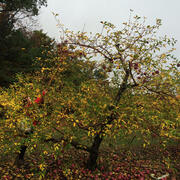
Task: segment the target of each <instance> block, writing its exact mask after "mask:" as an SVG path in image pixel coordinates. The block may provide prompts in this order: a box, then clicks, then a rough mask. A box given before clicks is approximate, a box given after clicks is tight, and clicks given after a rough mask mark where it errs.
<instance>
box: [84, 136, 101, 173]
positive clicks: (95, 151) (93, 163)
mask: <svg viewBox="0 0 180 180" xmlns="http://www.w3.org/2000/svg"><path fill="white" fill-rule="evenodd" d="M102 140H103V138H102V137H100V134H97V135H96V136H95V138H94V142H93V144H92V146H91V148H90V155H89V159H88V161H87V168H88V169H91V170H94V169H95V168H96V167H97V158H98V155H99V147H100V145H101V142H102Z"/></svg>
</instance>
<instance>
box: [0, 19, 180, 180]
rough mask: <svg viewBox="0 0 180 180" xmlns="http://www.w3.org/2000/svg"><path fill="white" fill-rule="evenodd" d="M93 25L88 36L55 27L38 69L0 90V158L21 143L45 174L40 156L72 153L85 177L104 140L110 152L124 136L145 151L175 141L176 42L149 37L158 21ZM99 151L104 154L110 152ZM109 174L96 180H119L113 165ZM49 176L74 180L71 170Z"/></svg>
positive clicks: (96, 161)
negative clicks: (56, 34) (53, 41)
mask: <svg viewBox="0 0 180 180" xmlns="http://www.w3.org/2000/svg"><path fill="white" fill-rule="evenodd" d="M101 23H102V26H103V31H102V33H97V34H95V35H94V36H93V37H92V35H91V36H89V35H88V34H87V33H85V32H78V33H74V32H72V31H69V30H66V29H64V28H63V26H62V29H61V30H62V33H63V37H64V39H62V42H61V43H60V44H58V45H57V46H56V47H55V48H54V50H51V51H49V52H46V53H47V54H48V57H47V59H46V60H43V59H38V61H39V63H40V64H41V65H42V67H41V71H38V72H35V73H34V75H33V76H32V75H28V74H26V75H17V78H18V82H17V83H15V84H13V85H11V86H10V88H9V89H2V91H1V94H0V105H1V106H2V111H3V112H4V113H3V117H2V119H1V122H0V126H1V129H0V147H1V150H0V153H1V154H3V155H6V154H7V155H8V154H9V153H11V154H16V153H21V148H22V145H23V146H26V147H27V150H26V153H27V154H29V155H30V154H35V153H36V152H37V151H38V152H39V157H40V158H41V159H42V162H39V170H40V172H41V175H42V176H45V174H46V173H47V174H48V169H47V166H46V160H45V159H46V158H50V157H51V156H53V158H52V159H54V160H58V158H59V157H60V155H61V156H62V157H63V158H65V157H66V153H67V152H69V151H71V150H72V149H76V151H77V152H79V151H82V152H85V155H86V157H85V158H84V167H83V168H84V169H82V172H81V173H80V174H81V175H82V174H87V173H89V177H91V175H92V174H91V170H95V172H96V170H97V169H96V168H98V167H99V166H100V165H101V153H102V150H104V148H105V147H106V148H107V145H104V144H106V143H105V142H107V141H111V142H112V144H113V143H114V144H113V146H116V143H115V142H118V141H121V140H122V139H124V140H125V141H126V138H127V137H131V139H132V142H133V141H134V139H136V138H137V139H139V144H138V146H139V147H140V148H141V149H145V148H150V147H152V146H153V147H154V144H153V142H152V139H154V138H156V139H157V142H156V143H157V144H158V148H159V149H160V146H161V147H163V148H166V147H167V146H168V143H169V142H170V141H173V142H175V143H177V142H178V141H179V140H180V139H179V135H180V131H179V123H180V119H179V107H180V106H179V95H178V94H179V93H180V89H179V86H178V85H179V80H180V79H179V77H180V76H179V75H180V74H179V69H178V68H179V67H178V63H179V62H178V60H177V59H176V58H174V57H173V56H172V54H171V52H172V51H173V50H174V48H172V46H174V44H175V42H176V41H175V40H174V39H169V38H168V37H167V36H165V37H160V38H157V37H156V32H157V30H158V29H159V27H160V25H161V21H160V20H159V19H157V21H156V24H155V25H153V26H150V25H146V24H145V20H141V18H140V17H138V16H135V17H134V20H131V21H130V22H128V23H124V24H123V27H122V30H119V29H118V28H116V27H115V26H114V25H113V24H111V23H108V22H101ZM168 48H169V49H168ZM125 141H124V142H121V145H120V149H123V148H124V147H125V146H124V145H125V144H126V142H125ZM132 142H130V143H129V145H131V143H132ZM129 145H128V146H129ZM102 146H103V147H104V148H101V147H102ZM106 148H105V149H106ZM107 150H108V151H109V153H111V152H112V151H113V147H111V146H109V148H107ZM73 151H74V150H73ZM74 155H75V154H74ZM122 155H124V154H122ZM75 156H76V155H75ZM63 158H62V159H63ZM114 158H117V159H118V160H119V161H121V160H120V158H119V157H116V156H115V157H114ZM164 161H165V160H164ZM127 162H129V160H128V159H127ZM60 164H61V162H60V161H58V162H57V165H59V166H60ZM166 164H167V166H168V165H169V164H168V162H166ZM122 166H123V165H122ZM60 167H61V166H60ZM103 168H104V167H103ZM103 168H102V169H103ZM87 169H88V170H87ZM86 171H87V172H86ZM103 171H104V170H102V172H103ZM113 171H114V172H113V173H112V174H108V173H107V174H106V173H104V175H103V176H104V177H107V178H110V177H113V178H114V179H116V178H117V177H119V179H123V177H125V173H124V174H121V173H120V167H119V169H118V168H116V170H115V169H114V170H113ZM121 172H123V170H121ZM148 172H149V170H148V169H146V170H145V169H144V170H142V172H141V173H142V174H145V173H146V174H148ZM43 173H44V174H43ZM56 173H57V174H58V173H59V174H61V176H65V177H67V178H72V177H77V178H78V177H79V174H78V173H76V171H75V165H72V167H71V170H70V171H69V170H68V169H66V170H62V169H59V171H58V172H57V171H55V174H56ZM132 173H133V172H132ZM137 173H139V172H137ZM97 174H98V173H97ZM84 176H85V175H84ZM92 176H93V175H92ZM103 176H102V177H103ZM121 176H122V178H121ZM141 176H142V177H144V176H143V175H137V176H133V177H134V178H140V177H141ZM102 177H101V178H102ZM128 177H129V178H131V176H130V175H129V176H127V178H128ZM97 178H100V176H99V175H97Z"/></svg>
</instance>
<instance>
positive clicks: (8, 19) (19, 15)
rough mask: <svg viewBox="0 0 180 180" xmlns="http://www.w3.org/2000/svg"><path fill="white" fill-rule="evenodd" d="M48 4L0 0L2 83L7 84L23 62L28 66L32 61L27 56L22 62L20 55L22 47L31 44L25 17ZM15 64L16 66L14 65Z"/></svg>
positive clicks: (42, 0) (0, 81)
mask: <svg viewBox="0 0 180 180" xmlns="http://www.w3.org/2000/svg"><path fill="white" fill-rule="evenodd" d="M46 5H47V2H46V1H45V0H40V1H39V0H38V1H37V0H35V1H34V0H32V1H21V0H20V1H19V0H17V1H4V0H1V1H0V44H1V47H0V52H1V54H0V61H1V77H0V84H1V85H7V84H8V83H9V82H11V81H12V79H13V78H12V74H14V73H15V72H19V71H21V70H20V69H22V68H21V64H22V65H23V64H26V68H27V67H28V66H29V65H30V63H31V62H32V60H31V62H30V60H29V59H26V58H25V57H24V59H23V62H20V61H21V60H22V58H21V57H19V56H21V55H20V53H21V52H22V51H21V50H20V49H22V48H25V47H26V46H27V44H30V42H28V37H25V36H26V35H27V34H26V35H25V32H26V31H27V30H26V27H25V23H24V21H25V18H28V19H30V18H32V17H33V16H35V15H38V13H39V9H40V7H41V6H46ZM21 43H22V44H21ZM22 54H23V53H22ZM36 55H38V54H36ZM14 65H15V67H13V66H14ZM18 65H19V66H20V67H18ZM16 67H17V69H16ZM18 68H19V69H18ZM5 72H7V73H5Z"/></svg>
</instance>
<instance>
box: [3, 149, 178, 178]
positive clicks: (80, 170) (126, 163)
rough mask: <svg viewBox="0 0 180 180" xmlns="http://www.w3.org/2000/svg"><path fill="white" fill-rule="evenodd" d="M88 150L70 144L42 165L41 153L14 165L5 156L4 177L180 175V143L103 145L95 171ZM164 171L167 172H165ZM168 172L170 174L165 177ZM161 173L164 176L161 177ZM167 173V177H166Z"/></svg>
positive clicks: (172, 176)
mask: <svg viewBox="0 0 180 180" xmlns="http://www.w3.org/2000/svg"><path fill="white" fill-rule="evenodd" d="M87 157H88V154H87V153H84V152H82V151H77V150H75V149H74V148H71V149H70V150H68V151H67V152H66V153H62V154H60V155H59V156H58V157H56V158H55V156H54V155H52V154H47V156H46V159H45V161H44V162H45V163H44V164H43V165H41V163H40V162H41V161H42V159H41V156H40V155H39V154H38V152H37V153H36V154H33V155H32V154H31V156H30V155H26V156H25V160H24V163H23V164H22V165H21V166H20V167H19V168H18V167H16V166H14V159H13V157H12V156H9V157H7V156H6V157H3V158H2V159H1V163H0V177H1V179H4V180H5V179H89V180H90V179H95V180H101V179H104V180H106V179H107V180H109V179H111V180H116V179H123V180H131V179H132V180H136V179H139V180H143V179H144V180H148V179H156V178H159V179H163V180H165V179H167V180H168V179H171V180H178V179H180V147H178V146H171V147H169V148H168V149H164V150H159V149H157V147H150V148H146V149H142V148H141V149H138V148H133V149H132V150H131V151H127V150H119V151H117V150H116V152H114V151H112V150H111V149H107V148H106V149H101V151H100V156H99V159H98V167H97V169H95V170H94V171H90V170H88V169H86V168H85V162H86V160H87ZM163 175H164V176H163ZM165 176H167V177H165ZM160 177H161V178H160ZM163 177H164V178H163Z"/></svg>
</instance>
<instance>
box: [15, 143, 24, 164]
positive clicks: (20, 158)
mask: <svg viewBox="0 0 180 180" xmlns="http://www.w3.org/2000/svg"><path fill="white" fill-rule="evenodd" d="M26 149H27V146H25V145H22V146H21V149H20V153H19V154H18V155H17V157H16V159H15V162H14V165H17V166H18V167H20V166H21V165H22V164H23V162H24V155H25V152H26Z"/></svg>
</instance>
